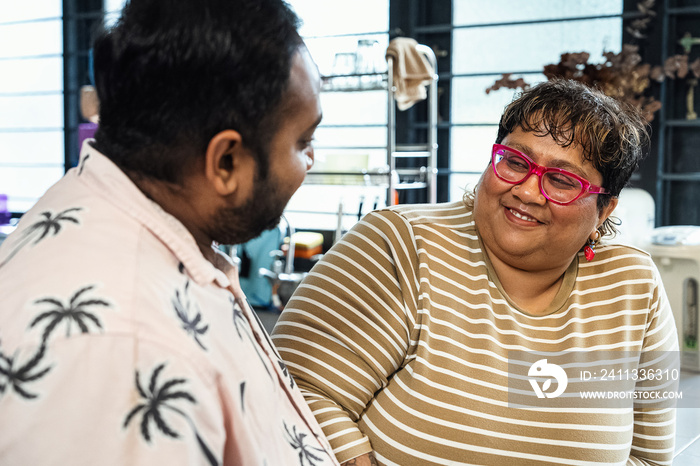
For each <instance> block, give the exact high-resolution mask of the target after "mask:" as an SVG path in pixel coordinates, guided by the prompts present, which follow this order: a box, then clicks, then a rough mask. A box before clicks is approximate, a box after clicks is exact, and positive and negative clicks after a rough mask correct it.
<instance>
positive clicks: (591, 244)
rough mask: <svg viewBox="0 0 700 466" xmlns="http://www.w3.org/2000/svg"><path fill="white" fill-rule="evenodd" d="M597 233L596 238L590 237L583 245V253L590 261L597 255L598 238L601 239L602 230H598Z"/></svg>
mask: <svg viewBox="0 0 700 466" xmlns="http://www.w3.org/2000/svg"><path fill="white" fill-rule="evenodd" d="M595 234H596V237H595V239H590V238H588V242H587V243H586V245H585V246H584V247H583V255H584V256H586V260H587V261H588V262H590V261H592V260H593V258H594V257H595V245H596V244H598V240H599V239H600V232H599V231H598V230H596V232H595Z"/></svg>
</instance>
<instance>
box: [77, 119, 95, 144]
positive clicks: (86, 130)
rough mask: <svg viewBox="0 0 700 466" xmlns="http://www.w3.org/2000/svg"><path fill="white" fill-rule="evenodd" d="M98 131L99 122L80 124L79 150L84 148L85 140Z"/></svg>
mask: <svg viewBox="0 0 700 466" xmlns="http://www.w3.org/2000/svg"><path fill="white" fill-rule="evenodd" d="M96 131H97V123H81V124H79V125H78V150H82V148H83V141H85V140H86V139H90V138H93V137H94V136H95V132H96Z"/></svg>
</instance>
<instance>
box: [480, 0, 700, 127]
mask: <svg viewBox="0 0 700 466" xmlns="http://www.w3.org/2000/svg"><path fill="white" fill-rule="evenodd" d="M653 6H654V0H642V1H640V2H639V3H638V4H637V8H638V9H639V11H640V12H641V13H642V15H643V16H642V17H641V18H638V19H635V20H634V21H632V23H631V24H630V25H629V26H628V27H627V28H626V31H627V32H628V33H630V35H632V37H635V38H637V39H641V38H644V37H645V36H644V33H643V32H644V30H645V29H646V28H647V26H648V24H649V22H650V21H651V18H652V17H653V16H655V15H656V13H655V12H654V11H653V10H652V9H651V8H652V7H653ZM691 40H692V38H691V37H690V35H686V36H685V37H684V38H683V39H681V41H679V42H680V43H681V45H683V46H684V48H685V50H686V54H680V55H674V56H672V57H669V58H668V59H667V60H666V61H665V62H664V64H663V66H653V67H652V66H651V65H650V64H649V63H642V57H641V56H640V54H639V47H638V46H636V45H631V44H623V46H622V50H621V51H620V52H619V53H612V52H606V53H604V54H603V57H604V58H605V60H604V61H603V62H602V63H589V62H588V60H589V58H590V54H589V53H587V52H579V53H564V54H562V55H561V60H560V61H559V63H556V64H550V65H546V66H545V67H544V70H543V74H544V75H545V76H546V77H547V79H550V80H551V79H556V78H566V79H574V80H576V81H580V82H583V83H585V84H587V85H589V86H593V87H597V88H599V89H601V90H602V91H603V92H604V93H605V94H607V95H609V96H612V97H615V98H618V99H620V100H622V101H625V102H628V103H629V104H631V105H633V106H635V107H637V108H640V109H641V110H642V112H643V113H644V116H645V117H646V119H647V121H652V120H653V119H654V112H656V111H657V110H659V109H660V108H661V102H659V101H657V100H656V99H654V97H652V96H648V95H645V93H646V91H647V89H648V88H649V86H650V84H651V81H656V82H662V81H663V80H664V79H665V78H670V79H675V78H680V79H683V78H686V77H687V76H688V75H689V74H692V76H694V78H693V77H691V80H689V84H690V90H689V92H690V93H691V94H690V97H689V110H688V117H689V118H696V117H697V115H693V114H694V112H693V111H692V90H693V87H694V85H695V84H697V78H698V77H700V58H698V59H696V60H695V61H694V62H693V63H691V64H689V63H688V55H687V53H689V52H690V41H691ZM684 41H685V42H684ZM511 76H512V75H511V74H504V75H503V76H502V77H501V79H499V80H497V81H496V82H495V83H494V84H493V85H492V86H491V87H489V88H488V89H486V93H487V94H488V93H489V92H491V91H495V90H497V89H500V88H504V87H505V88H508V89H526V88H528V87H529V84H528V83H527V82H525V80H524V79H523V78H517V79H513V78H512V77H511ZM692 79H694V80H695V81H694V82H693V81H692Z"/></svg>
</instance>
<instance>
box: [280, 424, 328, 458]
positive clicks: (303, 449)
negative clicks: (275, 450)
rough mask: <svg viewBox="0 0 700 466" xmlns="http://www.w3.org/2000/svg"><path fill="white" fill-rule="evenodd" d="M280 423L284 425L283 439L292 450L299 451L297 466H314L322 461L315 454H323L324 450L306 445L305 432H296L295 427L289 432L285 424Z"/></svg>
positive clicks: (306, 435)
mask: <svg viewBox="0 0 700 466" xmlns="http://www.w3.org/2000/svg"><path fill="white" fill-rule="evenodd" d="M282 422H283V423H284V433H285V437H287V442H288V443H289V444H290V445H291V446H292V448H294V449H295V450H299V464H300V465H301V466H304V465H305V464H308V465H309V466H315V465H316V463H317V462H318V461H321V460H322V459H323V458H322V457H321V456H317V454H318V453H324V454H325V453H326V451H325V450H323V449H322V448H317V447H314V446H311V445H307V444H306V443H305V442H306V437H308V434H306V433H305V432H297V426H292V430H291V431H290V430H289V427H288V426H287V423H286V422H284V421H282Z"/></svg>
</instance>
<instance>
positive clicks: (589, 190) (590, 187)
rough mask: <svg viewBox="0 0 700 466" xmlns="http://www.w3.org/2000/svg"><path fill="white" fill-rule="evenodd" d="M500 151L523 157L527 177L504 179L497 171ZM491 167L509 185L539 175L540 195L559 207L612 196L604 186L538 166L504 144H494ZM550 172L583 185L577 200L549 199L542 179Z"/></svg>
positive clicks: (527, 157) (566, 172) (571, 174)
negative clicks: (595, 195)
mask: <svg viewBox="0 0 700 466" xmlns="http://www.w3.org/2000/svg"><path fill="white" fill-rule="evenodd" d="M499 149H504V150H507V151H509V152H512V153H514V154H515V155H518V156H520V157H522V158H523V159H525V161H526V162H527V163H528V172H527V173H526V174H525V176H524V177H523V179H522V180H520V181H510V180H506V179H505V178H503V177H502V176H501V175H499V174H498V171H497V170H496V153H497V152H498V150H499ZM491 165H492V166H493V173H494V174H495V175H496V177H497V178H498V179H499V180H501V181H505V182H506V183H509V184H512V185H517V184H521V183H524V182H525V181H526V180H527V179H528V178H530V176H531V175H532V174H533V173H534V174H535V175H537V178H538V179H539V183H538V185H539V188H540V193H542V195H543V196H544V197H545V198H546V199H547V200H549V201H551V202H553V203H555V204H558V205H569V204H571V203H573V202H576V201H577V200H578V199H580V198H581V197H584V196H587V195H589V194H610V192H609V191H607V190H606V189H605V188H603V187H602V186H598V185H595V184H593V183H591V182H590V181H588V180H587V179H585V178H582V177H580V176H579V175H577V174H575V173H571V172H570V171H566V170H564V169H562V168H556V167H544V166H542V165H538V164H536V163H535V162H534V161H533V160H532V159H531V158H530V157H529V156H528V155H527V154H523V153H522V152H520V151H519V150H516V149H513V148H512V147H508V146H506V145H504V144H494V145H493V148H492V150H491ZM548 172H556V173H561V174H562V175H566V176H569V177H571V178H573V179H575V180H576V181H578V182H579V183H581V192H580V193H579V194H578V196H576V197H575V198H573V199H572V200H570V201H567V202H561V201H557V200H554V199H552V198H551V197H549V196H548V195H547V193H545V192H544V187H543V186H542V177H543V175H544V174H545V173H548Z"/></svg>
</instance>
